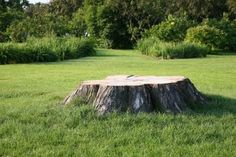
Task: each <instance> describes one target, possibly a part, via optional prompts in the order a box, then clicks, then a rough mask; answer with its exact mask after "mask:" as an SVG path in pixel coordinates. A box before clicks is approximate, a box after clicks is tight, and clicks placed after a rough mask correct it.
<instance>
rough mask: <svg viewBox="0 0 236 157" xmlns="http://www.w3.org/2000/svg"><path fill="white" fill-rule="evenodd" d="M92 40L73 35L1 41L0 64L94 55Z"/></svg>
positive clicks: (52, 60)
mask: <svg viewBox="0 0 236 157" xmlns="http://www.w3.org/2000/svg"><path fill="white" fill-rule="evenodd" d="M95 53H96V52H95V50H94V42H93V41H91V40H88V39H79V38H74V37H66V38H55V37H45V38H41V39H39V38H30V39H28V40H27V42H26V43H12V42H11V43H1V44H0V64H9V63H30V62H54V61H58V60H64V59H75V58H79V57H85V56H90V55H95Z"/></svg>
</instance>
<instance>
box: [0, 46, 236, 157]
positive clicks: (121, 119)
mask: <svg viewBox="0 0 236 157" xmlns="http://www.w3.org/2000/svg"><path fill="white" fill-rule="evenodd" d="M98 53H99V55H98V56H96V57H87V58H83V59H78V60H69V61H65V62H56V63H43V64H18V65H0V156H5V157H13V156H22V157H26V156H42V157H46V156H48V157H52V156H175V157H176V156H177V157H178V156H181V157H182V156H187V157H188V156H196V157H199V156H201V157H204V156H205V157H218V156H219V157H221V156H222V157H226V156H236V149H235V148H236V125H235V124H236V55H225V56H223V55H218V56H214V55H212V56H208V57H207V58H203V59H186V60H182V59H181V60H180V59H179V60H156V59H155V58H151V57H147V56H142V55H140V54H139V53H137V52H135V51H121V50H100V51H99V52H98ZM114 74H134V75H184V76H186V77H189V78H190V79H191V80H192V82H193V83H194V84H195V86H196V87H197V88H198V89H199V90H200V91H202V92H203V93H204V94H207V95H208V97H209V102H208V104H206V105H205V106H204V107H203V108H200V109H197V110H196V111H195V113H188V114H187V113H186V114H181V115H177V116H173V115H166V114H143V113H142V114H138V115H133V114H129V113H124V114H111V115H107V116H104V117H98V116H97V115H96V113H95V112H94V110H93V109H92V108H91V107H88V106H81V107H75V106H71V107H63V106H61V105H60V104H59V103H60V102H61V101H62V100H63V98H64V97H65V96H66V95H67V94H68V93H69V92H70V91H72V90H73V89H75V87H76V86H78V85H79V83H80V82H81V81H83V80H88V79H103V78H104V77H106V76H108V75H114Z"/></svg>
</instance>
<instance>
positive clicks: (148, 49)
mask: <svg viewBox="0 0 236 157" xmlns="http://www.w3.org/2000/svg"><path fill="white" fill-rule="evenodd" d="M137 48H138V49H139V50H140V51H141V52H142V53H143V54H145V55H150V56H155V57H162V58H170V59H174V58H197V57H206V55H207V53H208V52H209V49H208V48H207V47H206V46H203V45H200V44H194V43H188V42H178V43H174V42H162V41H160V40H158V39H156V38H154V37H150V38H147V39H143V40H141V41H139V42H138V46H137Z"/></svg>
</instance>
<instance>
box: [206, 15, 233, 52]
mask: <svg viewBox="0 0 236 157" xmlns="http://www.w3.org/2000/svg"><path fill="white" fill-rule="evenodd" d="M202 25H208V26H210V27H215V28H217V29H220V30H221V31H223V32H224V33H225V36H224V37H225V38H224V40H223V41H224V42H223V44H222V45H221V47H218V48H220V49H225V50H231V51H236V20H234V21H230V20H229V18H228V17H227V16H224V17H223V18H222V19H221V20H218V19H205V20H204V21H203V22H202Z"/></svg>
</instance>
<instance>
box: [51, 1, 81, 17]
mask: <svg viewBox="0 0 236 157" xmlns="http://www.w3.org/2000/svg"><path fill="white" fill-rule="evenodd" d="M82 3H83V0H52V1H50V3H49V6H50V12H51V13H53V14H56V15H60V16H67V17H71V16H72V14H73V13H74V12H75V11H76V10H77V9H78V8H80V7H82Z"/></svg>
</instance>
